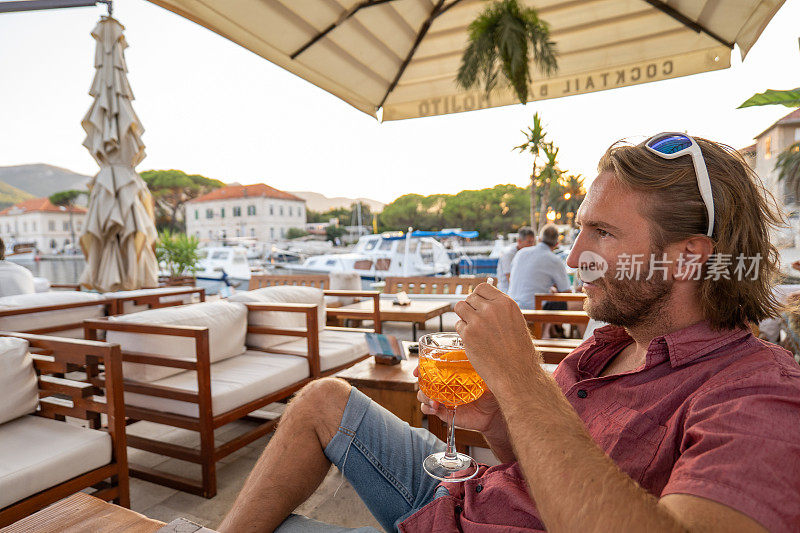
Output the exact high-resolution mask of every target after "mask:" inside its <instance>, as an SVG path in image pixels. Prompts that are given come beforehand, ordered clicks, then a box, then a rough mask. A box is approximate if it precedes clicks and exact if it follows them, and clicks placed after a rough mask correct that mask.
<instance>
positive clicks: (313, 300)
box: [228, 285, 325, 349]
mask: <svg viewBox="0 0 800 533" xmlns="http://www.w3.org/2000/svg"><path fill="white" fill-rule="evenodd" d="M228 301H230V302H242V303H295V304H314V305H316V306H317V322H318V325H319V331H322V330H323V329H325V302H324V297H323V292H322V289H317V288H315V287H298V286H294V285H281V286H276V287H264V288H263V289H256V290H253V291H247V292H239V293H236V294H234V295H233V296H231V297H230V298H228ZM247 320H248V322H249V324H250V325H251V326H267V327H271V328H281V329H297V330H301V331H302V330H305V329H306V315H305V313H290V312H282V311H251V312H250V313H249V314H248V317H247ZM298 339H302V337H289V336H286V335H261V334H248V335H247V345H248V346H251V347H254V348H261V349H266V348H271V347H272V346H277V345H278V344H282V343H285V342H288V341H294V340H298Z"/></svg>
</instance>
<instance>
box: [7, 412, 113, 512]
mask: <svg viewBox="0 0 800 533" xmlns="http://www.w3.org/2000/svg"><path fill="white" fill-rule="evenodd" d="M110 462H111V435H109V434H108V433H106V432H105V431H97V430H94V429H86V428H82V427H79V426H75V425H72V424H68V423H66V422H58V421H56V420H50V419H49V418H42V417H39V416H34V415H27V416H23V417H20V418H17V419H15V420H12V421H10V422H6V423H5V424H0V508H2V507H6V506H8V505H10V504H12V503H14V502H18V501H19V500H22V499H23V498H27V497H28V496H30V495H32V494H36V493H37V492H39V491H42V490H44V489H48V488H50V487H53V486H55V485H58V484H59V483H62V482H64V481H67V480H68V479H72V478H74V477H75V476H79V475H80V474H85V473H86V472H89V471H91V470H94V469H95V468H100V467H101V466H104V465H107V464H108V463H110Z"/></svg>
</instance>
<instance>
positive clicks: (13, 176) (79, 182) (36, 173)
mask: <svg viewBox="0 0 800 533" xmlns="http://www.w3.org/2000/svg"><path fill="white" fill-rule="evenodd" d="M90 179H91V176H86V175H84V174H78V173H77V172H72V171H71V170H67V169H65V168H61V167H56V166H53V165H46V164H44V163H35V164H33V165H15V166H11V167H0V182H3V183H5V184H7V185H10V186H11V187H15V188H16V189H18V190H21V191H24V192H26V193H28V194H30V195H31V196H32V197H36V198H40V197H42V196H50V195H51V194H53V193H55V192H59V191H65V190H67V189H83V190H85V189H86V186H87V184H88V182H89V180H90ZM23 199H24V198H23Z"/></svg>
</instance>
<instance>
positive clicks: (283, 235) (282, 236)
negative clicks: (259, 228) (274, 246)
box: [281, 228, 286, 239]
mask: <svg viewBox="0 0 800 533" xmlns="http://www.w3.org/2000/svg"><path fill="white" fill-rule="evenodd" d="M284 237H286V228H281V239H283V238H284Z"/></svg>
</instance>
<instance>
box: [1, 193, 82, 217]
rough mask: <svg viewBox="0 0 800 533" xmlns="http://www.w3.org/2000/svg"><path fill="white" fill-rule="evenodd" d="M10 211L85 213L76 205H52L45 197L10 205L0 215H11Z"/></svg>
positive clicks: (16, 212)
mask: <svg viewBox="0 0 800 533" xmlns="http://www.w3.org/2000/svg"><path fill="white" fill-rule="evenodd" d="M12 210H14V211H15V213H14V214H22V212H25V213H32V212H35V211H44V212H47V213H68V212H69V211H72V212H73V213H85V212H86V209H84V208H83V207H80V206H77V205H76V206H74V207H71V208H67V207H60V206H57V205H53V204H52V203H51V202H50V199H49V198H47V197H44V198H31V199H30V200H25V201H24V202H20V203H18V204H15V205H12V206H11V207H6V208H5V209H3V210H2V211H0V215H9V214H12V213H11V211H12Z"/></svg>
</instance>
